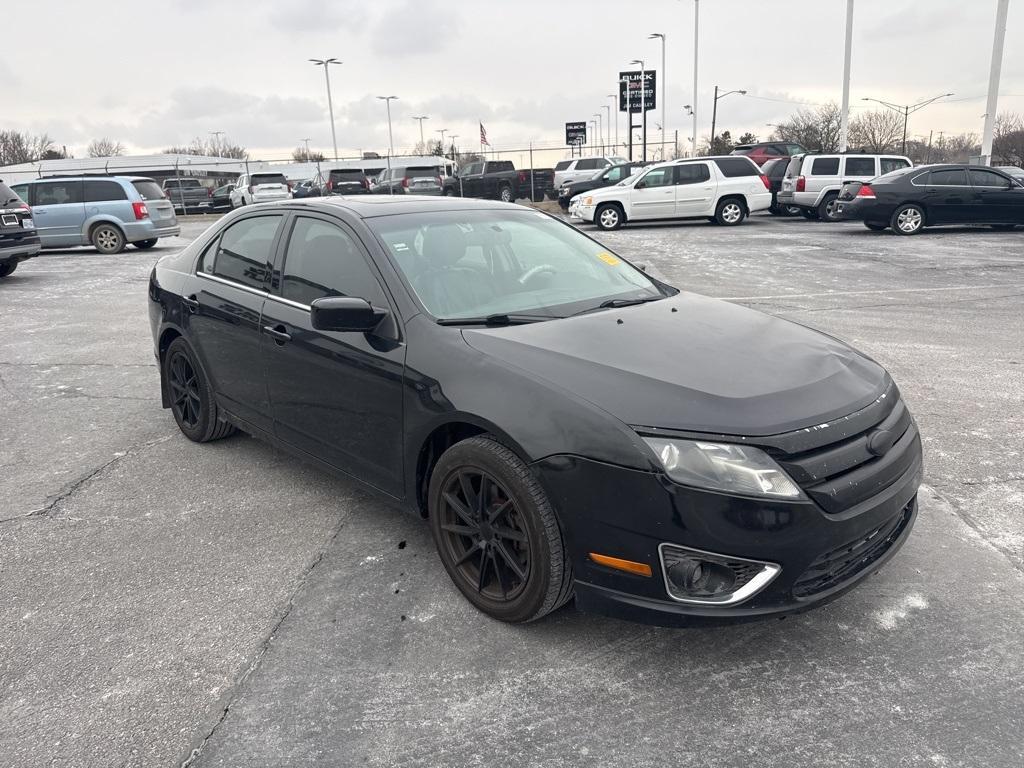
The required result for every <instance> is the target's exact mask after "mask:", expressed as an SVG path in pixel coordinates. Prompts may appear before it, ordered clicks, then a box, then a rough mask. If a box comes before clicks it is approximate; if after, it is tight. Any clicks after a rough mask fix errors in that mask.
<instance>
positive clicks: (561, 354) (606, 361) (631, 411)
mask: <svg viewBox="0 0 1024 768" xmlns="http://www.w3.org/2000/svg"><path fill="white" fill-rule="evenodd" d="M463 335H464V338H465V339H466V341H467V342H468V343H469V344H470V346H472V347H473V348H475V349H477V350H478V351H480V352H483V353H485V354H487V355H490V356H492V357H494V358H496V359H498V360H501V361H502V362H504V363H505V364H507V365H510V366H514V367H515V368H519V369H521V370H524V371H526V372H528V373H530V374H532V375H533V376H535V377H539V378H542V379H545V380H547V381H548V382H550V383H552V384H554V385H556V386H557V387H559V388H560V389H562V390H563V391H564V392H565V393H567V394H569V395H570V396H576V397H580V398H584V399H585V400H587V401H589V402H590V403H592V404H594V405H596V406H597V407H599V408H601V409H603V410H604V411H606V412H608V413H610V414H611V415H613V416H614V417H616V418H618V419H619V420H621V421H623V422H625V423H626V424H629V425H632V426H648V427H659V428H662V429H677V430H689V431H695V432H713V433H722V434H730V435H750V436H759V435H771V434H778V433H780V432H788V431H791V430H794V429H801V428H805V427H811V426H816V425H820V424H823V423H825V422H827V421H829V420H831V419H835V418H838V417H841V416H845V415H848V414H850V413H852V412H853V411H856V410H858V409H860V408H862V407H864V406H866V405H867V404H868V403H870V402H872V401H873V400H875V399H876V398H878V397H879V396H880V395H881V394H882V393H884V392H885V390H886V388H887V386H888V384H889V381H890V380H889V376H888V374H887V373H886V372H885V370H884V369H883V368H882V367H881V366H879V365H878V364H877V363H875V362H874V361H873V360H871V359H870V358H868V357H866V356H865V355H862V354H860V353H859V352H857V351H856V350H854V349H852V348H850V347H848V346H847V345H845V344H843V343H842V342H840V341H837V340H835V339H833V338H832V337H830V336H826V335H825V334H822V333H819V332H817V331H813V330H811V329H809V328H805V327H804V326H802V325H798V324H796V323H792V322H789V321H788V320H782V319H779V318H776V317H772V316H770V315H766V314H763V313H761V312H757V311H755V310H751V309H747V308H745V307H741V306H739V305H736V304H731V303H729V302H726V301H721V300H718V299H711V298H707V297H704V296H699V295H697V294H692V293H685V292H684V293H680V294H678V295H676V296H672V297H669V298H667V299H663V300H660V301H655V302H651V303H649V304H643V305H637V306H633V307H624V308H621V309H609V310H601V311H597V312H594V313H592V314H587V315H580V316H578V317H571V318H566V319H564V320H552V321H546V322H539V323H532V324H528V325H517V326H507V327H503V328H481V329H475V328H474V329H465V330H464V331H463Z"/></svg>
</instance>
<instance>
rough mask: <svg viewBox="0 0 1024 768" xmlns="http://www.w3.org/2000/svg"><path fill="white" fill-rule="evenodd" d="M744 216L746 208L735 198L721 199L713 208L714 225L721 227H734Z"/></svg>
mask: <svg viewBox="0 0 1024 768" xmlns="http://www.w3.org/2000/svg"><path fill="white" fill-rule="evenodd" d="M746 216H747V211H746V208H745V207H744V205H743V203H741V202H740V201H739V200H737V199H736V198H735V197H726V198H723V199H722V200H719V201H718V205H717V206H715V223H716V224H721V225H722V226H723V227H735V226H736V225H737V224H740V223H742V222H743V219H745V218H746Z"/></svg>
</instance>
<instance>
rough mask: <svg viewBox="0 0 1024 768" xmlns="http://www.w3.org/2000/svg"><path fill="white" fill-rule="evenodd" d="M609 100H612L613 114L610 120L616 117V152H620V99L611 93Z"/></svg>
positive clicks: (609, 117)
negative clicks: (613, 116)
mask: <svg viewBox="0 0 1024 768" xmlns="http://www.w3.org/2000/svg"><path fill="white" fill-rule="evenodd" d="M608 98H609V99H611V100H612V107H611V110H612V111H611V113H610V114H609V116H608V120H609V121H611V120H612V117H611V115H615V118H614V120H615V151H616V152H618V151H619V97H618V96H616V95H615V94H614V93H609V94H608Z"/></svg>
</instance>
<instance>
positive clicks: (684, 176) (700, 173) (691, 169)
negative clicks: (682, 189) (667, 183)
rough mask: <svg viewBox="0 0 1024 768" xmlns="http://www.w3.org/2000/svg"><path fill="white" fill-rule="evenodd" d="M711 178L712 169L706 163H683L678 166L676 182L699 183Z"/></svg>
mask: <svg viewBox="0 0 1024 768" xmlns="http://www.w3.org/2000/svg"><path fill="white" fill-rule="evenodd" d="M710 179H711V170H710V169H709V168H708V167H707V165H706V164H705V163H683V164H682V165H677V166H676V184H699V183H700V182H702V181H708V180H710Z"/></svg>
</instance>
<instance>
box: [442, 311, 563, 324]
mask: <svg viewBox="0 0 1024 768" xmlns="http://www.w3.org/2000/svg"><path fill="white" fill-rule="evenodd" d="M554 319H555V316H554V315H521V314H515V313H513V314H506V313H499V314H494V315H487V316H485V317H442V318H440V319H439V320H438V321H437V324H438V325H523V324H524V323H539V322H541V321H542V320H554Z"/></svg>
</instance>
